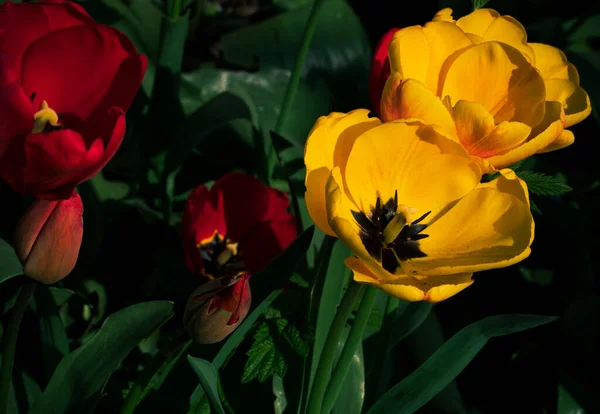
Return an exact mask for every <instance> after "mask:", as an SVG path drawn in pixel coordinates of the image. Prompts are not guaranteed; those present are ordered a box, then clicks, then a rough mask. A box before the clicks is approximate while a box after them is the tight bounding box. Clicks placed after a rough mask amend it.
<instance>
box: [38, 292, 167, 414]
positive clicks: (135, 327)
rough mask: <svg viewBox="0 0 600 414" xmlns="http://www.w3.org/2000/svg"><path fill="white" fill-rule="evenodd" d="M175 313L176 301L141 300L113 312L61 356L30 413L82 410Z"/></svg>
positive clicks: (41, 413) (88, 405)
mask: <svg viewBox="0 0 600 414" xmlns="http://www.w3.org/2000/svg"><path fill="white" fill-rule="evenodd" d="M172 316H173V303H172V302H168V301H153V302H145V303H138V304H136V305H133V306H129V307H127V308H125V309H121V310H120V311H118V312H115V313H114V314H112V315H110V316H109V317H108V318H106V320H105V321H104V323H103V324H102V327H101V328H100V330H99V331H98V332H97V333H96V334H95V335H94V336H93V337H92V338H90V339H89V340H88V341H87V342H86V343H85V344H84V345H83V346H81V347H80V348H79V349H76V350H75V351H73V352H71V353H70V354H69V355H67V356H66V357H65V358H63V359H62V361H61V362H60V364H59V365H58V367H57V368H56V371H55V372H54V375H53V376H52V378H51V379H50V382H49V383H48V385H47V387H46V389H45V390H44V393H43V394H42V396H41V397H40V398H39V399H38V400H37V401H36V403H35V405H34V406H33V408H32V409H31V411H30V413H29V414H38V413H39V414H46V413H50V412H51V413H53V414H61V413H66V412H67V411H73V412H81V411H82V408H83V407H86V408H88V409H89V408H91V407H90V405H92V406H93V404H94V403H95V402H96V401H97V398H98V396H99V395H100V393H101V391H102V388H103V387H104V384H105V383H106V381H107V380H108V379H109V377H110V376H111V374H112V373H113V371H114V370H115V369H116V368H117V367H118V366H119V364H121V362H122V361H123V359H125V357H126V356H127V355H128V354H129V352H130V351H131V350H132V349H133V348H134V347H135V346H136V345H137V344H138V343H140V342H141V341H142V340H143V339H144V338H146V337H147V336H149V335H150V334H151V333H152V332H154V331H155V330H156V329H158V328H160V326H162V325H163V324H164V323H165V322H167V321H168V320H169V319H170V318H171V317H172Z"/></svg>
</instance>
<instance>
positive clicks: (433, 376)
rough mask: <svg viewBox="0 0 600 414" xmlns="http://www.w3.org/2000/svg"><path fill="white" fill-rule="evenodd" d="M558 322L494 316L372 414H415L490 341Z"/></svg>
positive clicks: (454, 341) (440, 353)
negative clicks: (395, 413)
mask: <svg viewBox="0 0 600 414" xmlns="http://www.w3.org/2000/svg"><path fill="white" fill-rule="evenodd" d="M556 319H557V317H555V316H542V315H524V314H514V315H496V316H490V317H487V318H484V319H481V320H479V321H477V322H475V323H472V324H471V325H469V326H467V327H466V328H463V329H462V330H461V331H459V332H458V333H457V334H456V335H454V336H453V337H452V338H450V339H449V340H448V341H447V342H446V343H445V344H444V345H443V346H442V347H441V348H439V349H438V350H437V351H436V352H435V353H434V354H433V355H432V356H431V357H429V359H428V360H427V361H425V362H424V363H423V364H422V365H421V366H420V367H419V368H417V369H416V370H415V371H414V372H413V373H412V374H411V375H409V376H408V377H406V378H405V379H403V380H402V381H400V382H399V383H398V384H396V385H395V386H394V387H393V388H392V389H390V390H389V391H388V392H386V393H385V394H384V395H383V396H382V397H381V398H380V399H379V400H378V401H377V402H376V403H375V404H374V405H373V407H371V409H370V410H369V411H368V413H369V414H383V413H391V412H400V411H401V412H402V413H403V414H404V413H405V414H411V413H414V412H416V411H417V410H418V409H419V408H421V407H422V406H423V405H425V404H426V403H427V402H428V401H429V400H431V399H432V398H433V397H435V396H436V395H437V394H438V393H439V392H440V391H442V390H443V389H444V388H445V387H446V386H447V385H448V384H449V383H450V382H451V381H452V380H453V379H454V378H455V377H456V376H457V375H458V374H460V372H462V370H463V369H464V368H465V367H466V366H467V365H468V364H469V362H471V360H472V359H473V358H475V356H476V355H477V353H479V351H480V350H481V349H482V348H483V346H484V345H485V344H486V343H487V341H488V340H489V339H490V338H493V337H497V336H503V335H509V334H511V333H516V332H521V331H524V330H526V329H530V328H534V327H536V326H540V325H544V324H546V323H549V322H552V321H554V320H556Z"/></svg>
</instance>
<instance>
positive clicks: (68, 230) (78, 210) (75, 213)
mask: <svg viewBox="0 0 600 414" xmlns="http://www.w3.org/2000/svg"><path fill="white" fill-rule="evenodd" d="M82 215H83V203H82V202H81V197H79V194H77V193H76V192H73V194H72V195H71V197H70V198H68V199H66V200H43V199H36V200H35V201H34V202H33V204H32V205H31V206H30V207H29V209H27V211H26V212H25V214H24V215H23V217H22V218H21V220H20V221H19V224H18V225H17V231H16V234H15V241H14V247H15V251H16V253H17V256H18V257H19V260H20V261H21V263H23V273H24V274H25V275H26V276H28V277H30V278H32V279H35V280H37V281H38V282H41V283H45V284H51V283H56V282H58V281H59V280H61V279H62V278H64V277H65V276H67V275H68V274H69V273H71V271H72V270H73V268H74V267H75V263H76V262H77V257H78V255H79V248H80V247H81V239H82V237H83V217H82Z"/></svg>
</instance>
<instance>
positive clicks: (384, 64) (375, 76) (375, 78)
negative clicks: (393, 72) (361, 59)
mask: <svg viewBox="0 0 600 414" xmlns="http://www.w3.org/2000/svg"><path fill="white" fill-rule="evenodd" d="M398 30H400V29H398V28H394V29H391V30H389V31H387V32H386V33H385V34H384V35H383V37H382V38H381V39H380V40H379V43H377V46H376V47H375V55H374V56H373V63H372V65H371V76H370V78H369V96H370V98H371V106H372V107H373V111H374V112H375V113H376V114H377V116H379V105H380V102H381V94H382V93H383V87H384V86H385V81H386V80H387V78H389V76H390V61H389V60H388V46H389V44H390V42H391V41H392V37H393V36H394V33H396V32H397V31H398Z"/></svg>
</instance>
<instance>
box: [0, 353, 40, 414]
mask: <svg viewBox="0 0 600 414" xmlns="http://www.w3.org/2000/svg"><path fill="white" fill-rule="evenodd" d="M0 362H2V355H0ZM41 394H42V390H41V388H40V386H39V385H38V383H37V382H36V381H35V379H34V378H33V377H32V376H31V375H29V374H28V373H27V372H25V371H24V370H19V369H18V368H17V367H15V372H13V376H12V383H11V387H10V394H9V396H8V407H7V408H8V411H7V413H11V414H12V413H23V414H25V413H28V412H29V409H30V407H31V406H33V404H35V401H36V400H37V399H38V398H39V396H40V395H41Z"/></svg>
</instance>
